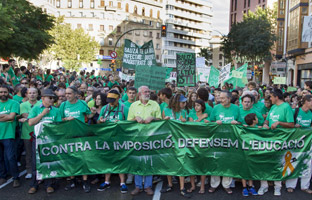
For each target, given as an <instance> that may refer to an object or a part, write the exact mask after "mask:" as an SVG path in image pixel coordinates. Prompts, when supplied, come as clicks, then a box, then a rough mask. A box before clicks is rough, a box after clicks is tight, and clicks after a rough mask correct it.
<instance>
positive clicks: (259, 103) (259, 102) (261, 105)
mask: <svg viewBox="0 0 312 200" xmlns="http://www.w3.org/2000/svg"><path fill="white" fill-rule="evenodd" d="M252 107H253V108H254V109H255V110H256V111H258V112H259V113H261V111H262V109H263V107H265V105H264V103H262V102H261V101H258V102H257V103H255V104H254V105H253V106H252Z"/></svg>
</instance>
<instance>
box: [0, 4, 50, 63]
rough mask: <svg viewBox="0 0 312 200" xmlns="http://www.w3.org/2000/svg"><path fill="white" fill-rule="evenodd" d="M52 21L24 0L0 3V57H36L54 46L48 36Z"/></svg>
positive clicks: (39, 9)
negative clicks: (51, 45)
mask: <svg viewBox="0 0 312 200" xmlns="http://www.w3.org/2000/svg"><path fill="white" fill-rule="evenodd" d="M53 22H54V18H53V17H51V16H49V15H47V14H45V13H44V12H43V11H42V10H41V8H37V7H35V6H33V5H31V4H30V3H29V2H28V1H26V0H2V1H1V3H0V24H1V29H0V56H1V57H12V56H18V57H22V58H24V59H34V58H37V57H38V56H39V55H40V54H41V53H42V51H43V50H44V49H46V48H47V47H48V46H49V45H50V44H52V43H53V37H52V36H51V35H50V34H49V33H48V31H49V30H51V28H52V27H53Z"/></svg>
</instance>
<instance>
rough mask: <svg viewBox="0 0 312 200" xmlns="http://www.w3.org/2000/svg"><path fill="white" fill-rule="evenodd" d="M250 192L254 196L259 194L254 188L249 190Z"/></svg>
mask: <svg viewBox="0 0 312 200" xmlns="http://www.w3.org/2000/svg"><path fill="white" fill-rule="evenodd" d="M248 191H249V193H250V194H251V195H253V196H257V195H258V193H257V191H256V190H255V188H254V187H251V188H249V189H248Z"/></svg>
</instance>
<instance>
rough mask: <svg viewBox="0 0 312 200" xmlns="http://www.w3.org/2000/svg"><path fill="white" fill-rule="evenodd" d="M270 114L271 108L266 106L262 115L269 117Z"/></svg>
mask: <svg viewBox="0 0 312 200" xmlns="http://www.w3.org/2000/svg"><path fill="white" fill-rule="evenodd" d="M269 112H270V108H267V107H266V106H264V107H263V108H262V110H261V114H262V115H267V114H268V113H269Z"/></svg>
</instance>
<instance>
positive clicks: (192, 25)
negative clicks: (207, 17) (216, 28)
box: [166, 19, 210, 30]
mask: <svg viewBox="0 0 312 200" xmlns="http://www.w3.org/2000/svg"><path fill="white" fill-rule="evenodd" d="M166 23H168V24H177V25H180V26H185V27H190V28H194V29H199V30H209V28H210V26H209V27H204V26H205V24H204V23H197V24H195V23H192V22H187V21H184V20H176V19H167V20H166Z"/></svg>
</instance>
